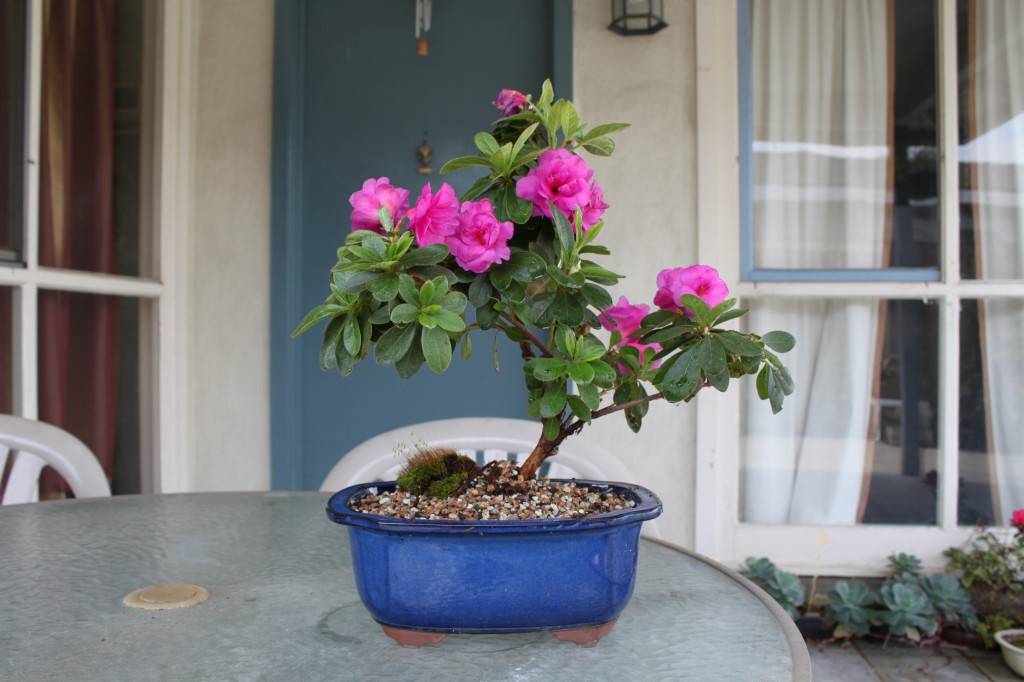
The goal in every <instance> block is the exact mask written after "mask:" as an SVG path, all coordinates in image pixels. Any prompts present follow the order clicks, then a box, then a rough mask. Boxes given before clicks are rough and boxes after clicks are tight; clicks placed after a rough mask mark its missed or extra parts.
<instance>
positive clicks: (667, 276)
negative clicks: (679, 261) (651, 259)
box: [654, 265, 729, 317]
mask: <svg viewBox="0 0 1024 682" xmlns="http://www.w3.org/2000/svg"><path fill="white" fill-rule="evenodd" d="M683 294H693V295H694V296H697V297H698V298H700V299H702V300H703V301H704V302H705V303H707V304H708V306H710V307H714V306H716V305H718V304H719V303H721V302H722V301H724V300H725V297H726V296H728V295H729V287H728V286H726V284H725V282H723V281H722V278H721V277H719V276H718V271H717V270H715V269H714V268H712V267H709V266H707V265H691V266H690V267H688V268H672V269H671V270H662V271H661V272H659V273H658V293H656V294H655V295H654V305H656V306H658V307H659V308H661V309H663V310H683V311H684V312H686V314H687V315H690V316H691V317H692V316H693V314H692V313H691V312H690V311H688V310H686V309H685V308H683V307H682V306H681V305H680V304H679V298H680V297H681V296H682V295H683Z"/></svg>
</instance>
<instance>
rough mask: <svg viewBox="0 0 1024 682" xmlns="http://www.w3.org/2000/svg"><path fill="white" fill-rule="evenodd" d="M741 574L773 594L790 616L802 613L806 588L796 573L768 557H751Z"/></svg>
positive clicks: (793, 616)
mask: <svg viewBox="0 0 1024 682" xmlns="http://www.w3.org/2000/svg"><path fill="white" fill-rule="evenodd" d="M740 574H741V575H743V577H745V578H747V579H748V580H750V581H751V582H752V583H754V584H755V585H757V586H758V587H760V588H761V589H763V590H764V591H765V592H767V593H768V594H769V595H771V597H772V599H774V600H775V601H777V602H778V603H779V606H781V607H782V608H783V609H785V611H786V613H788V614H789V615H790V617H792V618H796V617H798V616H799V615H800V607H801V606H802V605H803V603H804V595H805V590H804V586H803V583H801V582H800V578H798V577H797V575H796V574H795V573H790V572H789V571H783V570H781V569H779V568H778V567H777V566H776V565H775V564H773V563H772V562H771V561H769V560H768V559H765V558H760V559H755V558H753V557H750V558H748V559H747V562H746V568H744V569H741V570H740Z"/></svg>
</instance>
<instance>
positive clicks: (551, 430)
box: [544, 418, 562, 440]
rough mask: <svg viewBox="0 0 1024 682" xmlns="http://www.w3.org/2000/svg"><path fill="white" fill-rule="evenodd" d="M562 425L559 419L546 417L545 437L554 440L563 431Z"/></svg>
mask: <svg viewBox="0 0 1024 682" xmlns="http://www.w3.org/2000/svg"><path fill="white" fill-rule="evenodd" d="M561 428H562V427H561V425H560V424H559V423H558V420H557V419H554V418H552V419H545V420H544V437H545V438H547V439H548V440H554V439H556V438H558V433H559V431H561Z"/></svg>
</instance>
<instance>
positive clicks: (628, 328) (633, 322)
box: [599, 296, 650, 340]
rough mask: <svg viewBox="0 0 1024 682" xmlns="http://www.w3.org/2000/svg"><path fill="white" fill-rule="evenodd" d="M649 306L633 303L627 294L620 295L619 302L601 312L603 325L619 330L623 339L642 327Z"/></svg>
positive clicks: (608, 328) (612, 329)
mask: <svg viewBox="0 0 1024 682" xmlns="http://www.w3.org/2000/svg"><path fill="white" fill-rule="evenodd" d="M648 310H650V307H649V306H646V305H644V304H642V303H641V304H638V305H633V304H631V303H630V302H629V299H628V298H626V297H625V296H619V302H618V303H616V304H615V305H613V306H611V307H610V308H605V309H604V310H603V311H602V312H601V316H600V318H599V319H600V320H601V326H602V327H604V328H605V329H607V330H608V331H612V332H618V333H619V334H621V335H622V338H623V340H625V339H626V337H628V336H629V335H630V334H632V333H633V332H635V331H636V330H637V329H639V328H640V321H641V320H643V319H644V317H645V316H646V315H647V311H648Z"/></svg>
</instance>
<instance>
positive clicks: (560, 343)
mask: <svg viewBox="0 0 1024 682" xmlns="http://www.w3.org/2000/svg"><path fill="white" fill-rule="evenodd" d="M555 348H557V349H558V350H560V351H562V353H563V354H565V356H566V357H570V358H571V357H573V356H574V355H576V335H575V334H574V333H572V331H570V330H569V329H566V328H565V327H558V328H557V329H555Z"/></svg>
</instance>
